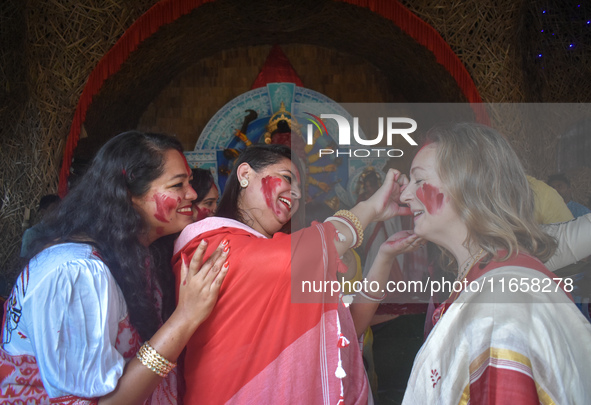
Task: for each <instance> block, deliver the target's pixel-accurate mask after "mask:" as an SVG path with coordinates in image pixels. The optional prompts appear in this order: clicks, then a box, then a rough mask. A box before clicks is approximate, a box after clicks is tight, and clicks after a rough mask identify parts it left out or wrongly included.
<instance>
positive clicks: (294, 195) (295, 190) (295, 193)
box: [291, 184, 302, 200]
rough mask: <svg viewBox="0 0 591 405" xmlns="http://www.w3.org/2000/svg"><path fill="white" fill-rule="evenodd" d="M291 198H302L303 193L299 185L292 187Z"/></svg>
mask: <svg viewBox="0 0 591 405" xmlns="http://www.w3.org/2000/svg"><path fill="white" fill-rule="evenodd" d="M291 196H292V198H295V199H298V200H299V199H300V198H302V192H301V190H300V186H299V185H298V184H292V185H291Z"/></svg>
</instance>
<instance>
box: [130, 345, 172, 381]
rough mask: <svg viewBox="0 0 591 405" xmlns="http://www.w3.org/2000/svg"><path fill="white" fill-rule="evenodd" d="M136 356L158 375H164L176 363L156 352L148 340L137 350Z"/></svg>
mask: <svg viewBox="0 0 591 405" xmlns="http://www.w3.org/2000/svg"><path fill="white" fill-rule="evenodd" d="M137 358H138V359H139V361H141V362H142V364H143V365H144V366H146V367H148V368H149V369H150V370H152V371H153V372H155V373H156V374H158V375H159V376H160V377H166V375H167V374H168V373H170V371H171V370H172V369H173V368H175V367H176V363H173V362H171V361H168V360H166V359H165V358H164V357H163V356H162V355H161V354H160V353H158V352H157V351H156V350H155V349H154V348H153V347H152V346H151V345H150V342H149V341H146V342H145V343H144V344H143V345H142V347H140V350H138V352H137Z"/></svg>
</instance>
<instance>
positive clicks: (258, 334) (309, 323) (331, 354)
mask: <svg viewBox="0 0 591 405" xmlns="http://www.w3.org/2000/svg"><path fill="white" fill-rule="evenodd" d="M300 173H301V169H300V168H298V167H297V164H296V162H295V159H294V160H293V161H292V158H291V150H290V149H289V148H287V147H285V146H282V145H255V146H251V147H249V148H248V149H246V151H245V152H243V153H242V154H241V155H240V158H239V160H238V162H237V163H236V164H235V168H234V170H233V172H232V174H231V175H230V178H229V180H228V182H227V183H226V188H225V191H224V194H223V196H222V199H221V201H220V205H219V208H218V212H217V214H216V216H215V217H212V218H207V219H205V220H202V221H199V222H197V223H194V224H192V225H189V226H188V227H187V228H185V230H184V231H183V232H182V234H181V236H180V237H179V239H178V240H177V242H176V245H175V255H174V257H173V268H174V270H175V273H176V275H177V285H178V283H179V281H178V274H179V270H180V264H181V261H182V257H185V256H187V258H186V259H185V260H188V259H189V258H190V256H191V255H192V254H193V252H194V251H195V249H196V247H197V246H198V245H199V243H200V241H201V240H203V239H206V240H207V241H208V246H215V245H216V244H217V243H218V242H219V241H222V240H223V239H227V240H229V241H230V244H231V246H232V255H231V257H230V259H229V261H230V264H231V266H230V268H231V271H229V272H228V275H227V277H226V279H225V281H224V284H223V286H222V288H221V291H220V296H219V300H218V303H217V305H216V307H215V309H214V311H213V312H212V314H211V316H210V318H209V319H208V320H207V321H206V322H205V323H204V324H203V325H201V327H200V328H199V330H198V332H197V333H195V334H194V335H193V337H192V338H191V339H190V341H189V343H188V345H187V351H186V356H185V361H184V364H185V365H184V376H185V381H186V394H185V396H184V400H185V403H191V404H196V403H199V404H224V403H232V404H271V403H272V404H333V405H336V404H343V403H346V404H347V405H353V404H366V403H368V401H370V402H371V399H368V397H369V391H368V383H367V378H366V376H365V371H364V368H363V362H362V358H361V352H360V348H359V345H358V337H359V336H358V335H361V333H362V331H363V330H365V328H366V327H367V325H368V324H369V320H370V318H371V315H373V312H374V311H375V308H376V307H377V303H378V302H379V301H380V299H381V298H382V297H378V296H380V295H382V294H381V292H380V293H378V292H374V291H370V290H369V289H368V288H366V289H364V290H362V291H361V292H360V293H359V294H358V296H357V297H356V300H355V303H354V304H352V305H351V307H350V308H347V307H346V306H345V305H344V304H343V303H342V301H340V299H339V294H338V291H334V290H332V289H331V288H333V287H334V286H336V285H337V284H338V281H337V267H338V266H339V264H340V260H339V257H340V256H341V255H342V254H343V253H344V252H345V251H346V250H347V249H349V248H350V247H351V246H354V245H356V244H357V242H360V240H361V239H362V233H363V228H365V226H367V225H368V224H369V223H370V222H372V221H382V220H385V219H388V218H390V217H393V216H395V215H400V214H405V213H406V209H405V208H401V207H399V205H398V204H397V203H396V201H397V199H398V196H399V194H400V185H401V184H404V183H405V182H406V181H407V180H406V179H405V178H404V177H402V176H400V173H398V172H396V171H394V170H390V172H389V173H388V175H387V177H386V180H385V182H384V185H383V186H382V187H381V188H380V189H379V190H378V191H377V192H376V193H375V194H374V195H373V196H372V197H370V198H369V199H368V200H366V201H363V202H361V203H359V204H358V205H356V206H355V207H353V208H352V209H351V211H347V212H341V211H339V212H338V213H336V214H335V216H334V217H330V218H329V219H328V220H327V221H326V222H325V223H323V224H319V223H315V224H313V225H312V226H311V227H309V228H305V229H302V230H299V231H297V232H294V233H292V234H286V233H282V232H279V231H280V230H281V229H283V227H284V226H285V225H286V224H287V223H288V222H289V221H290V219H291V217H292V214H293V213H294V212H295V211H296V210H297V209H298V205H299V203H300V202H299V200H300V198H301V191H300ZM399 183H400V184H399ZM399 237H400V236H399ZM417 243H420V241H418V240H417V238H416V237H415V236H414V235H411V234H405V235H404V237H403V238H401V239H400V240H399V241H398V242H397V243H396V244H395V247H393V248H390V249H389V251H388V252H387V253H388V254H387V255H384V257H386V256H387V257H388V258H391V257H393V256H394V255H395V254H397V253H400V252H401V251H403V250H404V249H407V248H409V247H410V246H412V245H413V244H415V245H416V244H417ZM368 279H372V280H374V281H376V280H378V281H376V282H377V284H378V285H380V287H383V284H385V282H386V281H387V274H385V275H383V274H370V275H369V276H368ZM380 281H382V282H383V284H380ZM306 282H308V283H306ZM313 282H315V283H316V284H314V287H309V286H310V285H312V283H313ZM333 282H334V283H333ZM306 286H307V287H306ZM314 291H316V292H314Z"/></svg>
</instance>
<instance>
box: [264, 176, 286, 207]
mask: <svg viewBox="0 0 591 405" xmlns="http://www.w3.org/2000/svg"><path fill="white" fill-rule="evenodd" d="M281 181H282V180H281V179H280V178H279V177H271V176H266V177H263V179H262V180H261V184H262V186H261V191H262V192H263V195H264V196H265V202H266V203H267V207H269V208H271V209H274V207H275V204H273V202H274V201H273V192H274V191H275V190H277V187H279V186H280V185H281ZM276 212H277V214H279V213H280V211H279V210H277V211H276Z"/></svg>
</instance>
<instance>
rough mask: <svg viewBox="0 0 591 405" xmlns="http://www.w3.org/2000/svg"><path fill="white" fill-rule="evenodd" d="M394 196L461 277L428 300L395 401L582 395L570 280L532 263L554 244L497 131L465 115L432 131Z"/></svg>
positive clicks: (587, 363) (586, 389) (508, 400)
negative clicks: (424, 326)
mask: <svg viewBox="0 0 591 405" xmlns="http://www.w3.org/2000/svg"><path fill="white" fill-rule="evenodd" d="M401 202H402V203H407V204H408V205H409V207H410V209H411V211H412V212H413V215H414V224H415V226H414V232H415V234H416V235H417V236H419V237H422V238H424V239H426V240H428V241H430V242H433V243H435V244H436V245H438V246H439V248H440V249H441V251H442V257H443V259H444V261H443V264H444V265H446V266H447V267H448V269H450V270H451V271H453V272H454V274H455V275H456V281H457V282H458V283H459V284H460V285H461V286H466V287H460V288H458V289H457V290H456V289H454V290H453V292H452V294H451V296H450V298H448V300H447V301H446V302H444V303H443V304H442V305H440V306H439V307H438V308H437V309H436V311H435V313H434V315H433V317H432V322H433V323H434V324H435V326H434V328H433V330H432V331H431V333H430V334H429V336H428V337H427V340H426V341H425V343H424V344H423V346H422V348H421V349H420V351H419V352H418V354H417V356H416V358H415V361H414V365H413V369H412V372H411V376H410V379H409V381H408V385H407V389H406V392H405V396H404V400H403V404H405V405H406V404H409V405H410V404H413V405H414V404H433V403H444V404H458V403H475V404H481V403H487V404H532V405H533V404H539V403H559V404H563V403H565V404H566V403H568V404H582V403H588V400H589V398H591V386H589V384H588V381H590V380H591V351H590V350H589V342H590V341H591V324H590V323H589V322H588V321H587V320H586V319H585V318H584V317H583V315H582V314H581V313H580V311H579V310H578V308H577V307H576V306H575V305H574V303H573V302H572V298H571V296H570V295H569V290H570V289H571V287H572V280H571V281H569V280H561V279H557V278H556V276H555V275H554V274H552V273H551V272H549V271H548V269H547V268H546V267H545V266H544V265H543V264H542V263H543V262H545V261H547V260H548V259H549V258H550V257H551V256H552V255H553V253H554V252H555V250H556V242H555V240H554V239H553V238H552V237H551V236H549V235H547V234H546V233H544V232H543V231H541V229H540V228H539V224H538V223H537V221H536V220H535V218H534V195H533V193H532V190H531V188H530V187H529V184H528V180H527V178H526V176H525V172H524V170H523V167H522V166H521V163H520V162H519V160H518V158H517V155H516V154H515V152H514V151H513V149H512V148H511V147H510V145H509V143H508V142H507V141H506V140H505V139H504V138H503V136H501V135H500V134H499V133H498V132H496V131H495V130H493V129H492V128H489V127H486V126H482V125H478V124H473V123H463V124H455V125H452V126H446V127H437V128H435V129H432V130H430V131H429V132H428V134H427V140H426V142H425V143H424V146H423V147H422V148H421V149H420V150H419V152H418V153H417V155H416V156H415V158H414V160H413V162H412V166H411V170H410V182H409V183H408V186H406V187H405V189H404V190H403V192H402V195H401ZM503 283H504V287H505V288H503ZM510 283H511V285H510ZM559 283H560V284H559ZM468 286H469V287H468ZM545 286H548V287H545ZM538 287H539V288H538ZM542 287H544V288H542Z"/></svg>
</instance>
